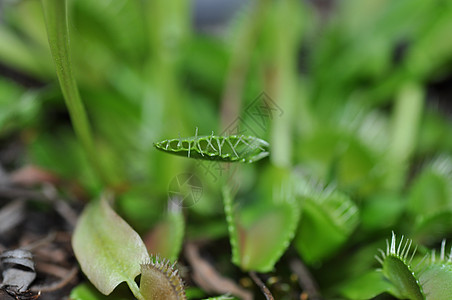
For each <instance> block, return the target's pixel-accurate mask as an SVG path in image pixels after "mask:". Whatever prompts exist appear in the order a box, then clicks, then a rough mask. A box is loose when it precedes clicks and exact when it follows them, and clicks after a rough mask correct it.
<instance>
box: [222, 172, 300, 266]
mask: <svg viewBox="0 0 452 300" xmlns="http://www.w3.org/2000/svg"><path fill="white" fill-rule="evenodd" d="M270 170H271V171H275V172H274V173H273V172H271V171H270V172H269V174H272V175H274V174H277V176H270V178H269V179H270V180H268V181H266V180H262V183H259V184H258V189H259V190H260V191H261V193H259V199H257V201H254V202H252V203H249V204H245V203H240V202H239V201H234V200H233V199H234V196H233V195H232V194H231V192H230V191H229V189H228V188H227V187H225V188H224V189H223V199H224V208H225V213H226V221H227V223H228V230H229V238H230V242H231V247H232V261H233V262H234V264H236V265H237V266H239V267H240V268H241V269H242V270H245V271H258V272H269V271H271V270H272V269H273V268H274V265H275V263H276V262H277V261H278V260H279V258H280V257H281V256H282V255H283V253H284V251H285V250H286V249H287V247H288V246H289V244H290V241H291V240H292V239H293V237H294V234H295V230H296V227H297V224H298V220H299V217H300V209H301V205H300V203H299V202H298V199H297V197H296V195H295V193H294V185H295V182H293V181H292V179H291V175H290V173H289V172H288V171H286V170H277V169H276V168H274V167H271V168H270ZM270 182H271V183H270ZM242 202H243V201H242Z"/></svg>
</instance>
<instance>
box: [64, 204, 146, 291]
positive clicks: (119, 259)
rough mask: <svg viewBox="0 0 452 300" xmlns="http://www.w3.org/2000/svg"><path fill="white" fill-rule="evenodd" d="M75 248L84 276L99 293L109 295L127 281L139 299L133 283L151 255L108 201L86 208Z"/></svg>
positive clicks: (79, 222)
mask: <svg viewBox="0 0 452 300" xmlns="http://www.w3.org/2000/svg"><path fill="white" fill-rule="evenodd" d="M72 246H73V248H74V253H75V256H76V257H77V260H78V262H79V263H80V266H81V268H82V271H83V273H85V275H86V276H87V277H88V279H89V280H90V281H91V283H93V284H94V286H95V287H96V288H97V289H98V290H99V291H101V292H102V293H103V294H105V295H108V294H110V293H111V292H112V291H113V289H114V288H115V287H116V286H117V285H118V284H120V283H121V282H123V281H126V282H127V284H128V285H129V287H130V289H131V290H132V292H133V293H134V295H135V296H137V294H136V292H137V289H138V287H137V286H136V283H135V281H134V279H135V277H136V276H137V275H138V274H140V268H141V267H140V264H141V263H143V262H145V261H147V260H149V255H148V252H147V250H146V247H145V245H144V243H143V241H142V240H141V238H140V236H139V235H138V234H137V233H136V232H135V231H134V230H133V229H132V228H131V227H130V226H129V225H128V224H127V223H126V222H125V221H124V220H123V219H122V218H121V217H120V216H118V215H117V214H116V213H115V212H114V211H113V210H112V209H111V208H110V206H109V205H108V204H107V201H106V200H105V199H102V200H100V201H95V202H91V203H90V204H88V205H87V207H86V208H85V210H84V211H83V213H82V215H81V217H80V219H79V221H78V223H77V226H76V228H75V232H74V235H73V237H72Z"/></svg>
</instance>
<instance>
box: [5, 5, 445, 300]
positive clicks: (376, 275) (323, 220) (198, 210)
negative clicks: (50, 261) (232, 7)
mask: <svg viewBox="0 0 452 300" xmlns="http://www.w3.org/2000/svg"><path fill="white" fill-rule="evenodd" d="M315 2H316V1H296V0H281V1H270V0H257V1H249V3H247V4H243V5H242V7H241V8H240V9H239V11H238V12H237V13H236V14H235V15H234V17H233V18H232V20H231V21H230V22H229V23H228V24H226V25H225V26H224V28H222V31H221V32H220V33H217V34H206V33H200V32H198V31H196V30H195V29H194V28H193V26H192V22H191V5H192V3H190V1H185V0H175V1H165V0H153V1H151V0H149V1H131V0H115V1H109V0H97V1H90V0H77V1H68V2H67V3H66V1H62V0H58V1H57V0H42V1H38V0H27V1H6V2H5V3H1V5H2V9H3V11H2V12H1V17H2V19H1V22H0V63H1V64H2V65H3V66H5V67H7V68H8V69H11V70H14V71H15V72H16V73H18V74H20V75H21V76H22V77H24V78H28V79H30V80H31V81H32V84H31V87H25V86H23V85H21V84H19V83H17V82H14V81H13V80H12V79H10V78H8V77H0V138H2V139H4V140H6V139H7V138H9V137H11V136H17V134H18V133H19V136H20V138H21V139H22V142H23V143H24V144H25V145H26V155H25V157H24V161H23V162H21V163H24V164H25V163H31V164H35V165H39V166H40V167H42V168H45V169H47V170H50V171H52V172H54V173H56V174H58V175H59V176H60V177H61V178H64V179H66V180H69V181H75V182H77V183H78V184H79V185H80V186H82V187H83V189H84V190H85V191H86V193H87V194H88V195H89V197H90V198H93V199H97V198H99V194H100V193H101V192H102V191H104V190H110V191H113V192H114V194H115V198H116V200H115V210H116V211H117V212H118V213H119V215H121V216H122V218H121V217H119V216H118V215H116V213H115V212H114V211H113V210H112V209H111V208H110V207H109V206H108V205H107V204H106V202H105V201H103V202H99V201H93V202H92V203H90V204H89V205H88V207H87V208H86V210H85V212H84V213H83V215H82V217H81V219H80V221H79V225H78V226H77V229H76V232H75V234H74V239H73V246H74V250H75V253H76V256H77V258H78V260H79V262H80V264H81V267H82V270H83V271H84V272H85V274H86V275H87V277H88V279H89V280H90V281H91V282H92V283H93V284H94V285H95V286H96V288H97V289H98V290H99V291H101V292H102V293H104V294H109V293H111V292H112V291H113V289H115V288H116V286H117V285H118V284H119V283H121V282H123V281H125V282H127V284H128V285H129V287H130V289H131V290H132V292H133V293H134V295H135V296H136V297H137V298H139V299H148V298H145V297H143V296H142V295H149V293H150V294H152V293H151V292H149V291H144V292H143V291H140V289H144V288H143V287H142V286H140V287H138V286H137V285H136V283H135V277H136V276H137V275H138V274H140V273H142V270H141V269H140V264H144V263H145V262H144V261H145V260H147V259H149V253H151V254H157V253H159V254H160V255H161V256H162V257H164V258H166V259H169V260H171V261H174V260H176V259H177V258H178V256H179V255H180V250H181V248H182V245H183V241H184V239H185V240H195V239H202V240H209V241H211V242H212V243H213V244H215V243H216V242H219V241H222V240H225V239H227V240H228V241H229V242H230V245H231V251H225V249H220V250H219V251H218V252H219V253H220V254H219V256H218V267H221V266H224V264H222V263H220V262H222V261H223V258H226V259H227V260H228V261H229V260H230V261H232V263H233V264H234V265H236V266H238V267H239V268H240V270H241V271H257V272H262V273H267V272H273V274H275V275H276V276H280V277H281V278H285V277H289V276H288V273H289V271H288V267H289V265H290V263H289V260H288V259H287V258H288V257H291V258H292V257H295V258H296V259H299V260H301V261H303V262H304V264H306V265H307V266H308V267H309V269H310V270H311V272H312V276H313V278H314V279H315V281H316V282H317V284H318V286H319V292H320V294H321V295H323V296H324V297H325V299H335V298H340V299H341V298H345V299H370V298H372V297H375V296H377V295H379V294H383V293H386V296H387V297H388V298H389V297H396V298H399V299H424V298H425V299H429V300H430V299H434V300H442V299H452V291H451V286H452V267H451V259H450V256H449V255H448V254H447V251H446V250H447V249H446V244H445V243H444V242H443V243H442V244H441V248H440V249H441V250H440V252H441V254H440V255H439V256H440V258H439V259H438V258H437V256H436V255H435V253H434V252H433V254H432V250H429V249H434V248H438V246H439V245H440V243H441V241H442V240H443V239H444V238H447V237H451V236H452V121H451V119H450V116H447V114H446V113H444V111H443V110H442V109H439V108H441V107H439V108H438V107H436V106H435V102H434V101H435V99H434V96H435V95H433V96H432V93H431V88H429V87H430V86H431V85H432V84H433V83H435V82H440V81H443V80H446V79H447V78H448V77H449V80H450V76H451V74H452V39H451V38H450V34H451V32H452V2H451V1H448V0H430V1H425V0H398V1H389V0H384V1H381V0H369V1H360V0H346V1H333V3H334V5H333V6H332V7H328V8H325V7H323V8H319V7H318V6H316V5H315ZM66 5H67V7H66ZM66 12H67V18H66ZM49 45H50V46H49ZM55 70H56V71H55ZM58 81H59V84H58ZM29 85H30V84H29ZM437 97H443V96H442V95H440V96H437ZM63 99H64V100H63ZM64 101H66V106H65V104H64V103H65V102H64ZM438 105H440V104H438ZM195 128H198V130H199V136H204V137H203V141H204V142H206V143H207V142H208V141H209V135H210V134H211V133H212V131H214V132H215V139H214V140H215V141H217V142H221V141H226V140H232V139H231V138H228V136H230V135H233V134H237V132H236V130H237V129H239V130H242V131H243V130H246V136H251V139H255V138H256V139H259V141H261V140H262V141H263V142H265V141H268V143H269V151H268V152H269V158H264V159H261V160H259V161H258V162H255V163H253V164H247V163H241V162H233V163H224V162H217V161H215V160H213V161H210V162H209V161H207V162H205V161H200V160H197V159H195V158H194V157H191V158H190V159H189V158H187V157H181V156H176V155H169V154H167V153H164V152H161V151H156V149H155V148H154V143H157V142H159V141H162V140H171V141H173V142H174V143H177V141H180V140H181V139H180V136H182V137H187V136H193V135H194V134H193V133H194V132H195ZM178 135H179V138H178ZM210 136H211V137H212V136H214V134H212V135H210ZM194 140H196V138H195V139H194ZM190 141H192V140H190ZM210 141H212V138H210ZM265 143H266V142H265ZM189 145H190V146H191V144H189ZM265 145H267V144H265ZM213 146H215V144H214V145H213ZM175 147H176V148H177V147H179V145H177V144H176V146H175ZM206 147H207V148H203V149H206V151H208V150H209V148H208V147H209V146H208V145H207V146H206ZM245 148H246V147H245ZM213 149H214V147H212V148H211V149H210V150H211V151H213ZM216 150H217V149H215V151H216ZM230 150H233V147H232V146H231V149H230ZM265 150H266V151H267V149H265ZM184 151H185V150H184ZM201 153H202V151H201ZM184 154H185V152H184ZM198 154H200V153H198ZM231 155H232V153H231ZM184 156H186V155H184ZM198 156H199V155H198ZM214 156H219V157H220V156H221V154H217V153H215V155H214ZM236 156H237V157H239V156H240V155H239V154H236ZM187 173H189V174H194V175H195V176H196V177H197V178H199V181H200V182H201V184H202V196H201V197H200V198H199V199H197V200H199V201H196V202H195V203H192V204H193V205H190V206H189V207H186V208H183V209H182V208H181V207H179V208H178V209H176V208H175V207H174V206H172V204H171V203H172V202H171V201H168V189H169V184H170V182H171V181H172V180H173V179H174V178H175V177H176V176H178V175H179V174H187ZM198 188H199V187H198ZM182 206H183V205H182ZM124 220H126V221H127V223H126V221H124ZM128 224H130V226H131V227H130V226H129V225H128ZM94 225H95V226H94ZM93 226H94V227H95V228H97V229H96V230H91V229H92V228H93ZM132 228H133V229H132ZM112 229H117V231H118V232H121V233H114V231H113V232H112V231H111V230H112ZM391 231H394V232H396V233H397V234H398V235H401V234H402V233H403V234H404V235H405V236H408V237H409V238H410V239H412V242H408V243H406V242H405V241H403V240H401V241H400V242H399V243H397V241H396V237H395V236H393V237H392V239H391V240H390V241H388V242H387V243H388V246H387V247H386V246H385V240H386V239H387V238H388V237H389V236H390V233H391ZM137 233H138V234H137ZM140 236H141V237H144V240H145V242H146V241H150V242H146V243H143V241H142V239H141V238H140ZM128 237H129V238H128ZM146 237H148V239H146ZM93 241H96V243H97V244H96V243H94V244H93V243H92V242H93ZM145 244H146V245H145ZM411 244H413V246H411ZM414 245H418V248H417V251H416V252H415V253H414V252H413V250H410V249H413V247H414ZM121 247H124V249H122V250H121ZM410 247H411V248H410ZM385 248H386V251H383V252H382V253H380V254H378V249H385ZM413 253H414V254H413ZM376 254H378V257H377V259H375V255H376ZM410 255H413V258H410V257H409V256H410ZM425 255H426V257H427V258H426V259H424V261H423V262H422V263H419V261H420V260H421V259H422V257H424V256H425ZM99 258H101V259H99ZM113 258H114V259H113ZM94 261H96V262H99V264H100V267H99V268H94V270H91V269H92V263H93V262H94ZM379 261H380V263H379ZM155 263H156V264H158V263H157V262H155ZM418 263H419V264H418ZM416 265H418V266H417V267H416ZM159 268H160V269H158V268H157V269H158V270H162V268H163V269H165V272H166V270H167V267H166V265H159ZM99 271H101V272H100V273H99ZM102 271H103V272H102ZM219 271H220V273H222V274H223V275H225V276H231V277H233V276H234V274H236V273H234V271H233V270H232V268H231V267H230V266H229V265H226V267H225V270H222V269H221V268H220V269H219ZM146 272H147V271H146ZM107 273H108V276H105V274H107ZM150 273H152V272H150ZM157 273H159V271H158V272H157ZM143 274H144V272H143ZM110 276H111V277H110ZM144 277H145V276H144V275H142V279H143V278H144ZM169 278H171V277H170V276H169ZM235 279H237V278H235ZM143 282H146V284H145V286H146V288H148V289H149V290H152V289H153V288H154V287H155V286H153V285H152V284H149V282H147V281H145V279H143ZM162 284H163V283H162ZM296 289H298V288H296ZM194 290H195V289H194V288H193V290H192V289H190V288H188V289H187V297H188V298H191V296H190V291H192V294H197V296H196V297H198V296H199V297H204V298H205V297H208V296H209V295H208V293H205V292H203V291H199V293H196V292H193V291H194ZM270 290H272V286H270ZM116 292H117V291H116ZM273 292H274V294H275V297H276V298H277V299H291V293H290V292H288V291H287V289H286V290H284V289H280V290H278V289H277V287H275V288H273ZM96 293H97V292H95V290H93V289H92V288H91V287H90V286H88V285H86V284H82V285H80V286H79V287H77V288H76V289H75V290H74V295H73V297H74V298H75V299H103V298H102V297H103V296H100V295H98V294H96ZM386 296H382V297H386ZM111 297H113V298H111V299H114V297H116V299H123V298H121V296H119V295H114V294H113V295H112V296H111ZM140 297H142V298H140ZM184 297H185V296H184ZM194 297H195V296H193V298H194ZM149 298H150V299H152V296H149ZM175 299H176V298H175ZM177 299H178V298H177ZM218 299H222V297H220V298H218ZM224 299H227V297H224Z"/></svg>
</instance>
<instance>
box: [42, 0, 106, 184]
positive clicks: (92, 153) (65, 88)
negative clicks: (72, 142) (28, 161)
mask: <svg viewBox="0 0 452 300" xmlns="http://www.w3.org/2000/svg"><path fill="white" fill-rule="evenodd" d="M42 7H43V11H44V18H45V22H46V27H47V36H48V39H49V45H50V52H51V53H52V57H53V61H54V63H55V68H56V73H57V76H58V81H59V82H60V87H61V91H62V93H63V97H64V100H65V102H66V106H67V108H68V110H69V114H70V117H71V121H72V125H73V126H74V131H75V134H76V136H77V138H78V140H79V141H80V143H81V144H82V146H83V148H84V150H85V152H86V154H87V156H88V159H89V160H90V162H91V164H92V165H93V166H94V169H95V171H96V172H97V175H98V176H99V177H100V179H101V180H102V181H104V183H107V182H108V180H107V176H106V174H105V173H104V172H103V169H102V167H101V164H100V161H99V160H98V157H97V152H96V149H95V147H94V143H93V138H92V135H91V128H90V124H89V122H88V118H87V116H86V112H85V108H84V106H83V102H82V100H81V99H80V94H79V91H78V88H77V83H76V81H75V77H74V74H73V71H72V64H71V60H70V53H69V32H68V24H67V23H68V19H67V1H66V0H42Z"/></svg>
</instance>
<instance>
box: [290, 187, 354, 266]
mask: <svg viewBox="0 0 452 300" xmlns="http://www.w3.org/2000/svg"><path fill="white" fill-rule="evenodd" d="M298 193H299V195H300V196H302V197H303V198H304V200H305V201H304V203H303V214H302V218H301V221H300V224H299V228H298V233H297V236H296V237H295V239H294V244H295V247H296V249H297V250H298V252H299V253H300V254H301V255H302V257H303V258H304V260H305V261H306V262H307V263H314V262H317V261H321V260H322V259H324V258H326V257H328V256H330V255H332V254H333V253H334V252H335V251H337V250H338V248H339V247H340V246H341V245H343V244H344V243H345V241H346V240H347V238H348V237H349V236H350V234H351V233H352V232H353V230H354V229H355V228H356V226H357V224H358V207H357V206H356V205H355V204H354V203H353V201H352V200H351V199H350V198H349V197H348V196H347V195H345V194H342V193H340V192H338V191H336V190H334V189H331V188H328V189H324V188H322V187H319V186H315V185H313V184H312V183H308V182H307V181H306V180H305V179H304V178H300V179H299V181H298Z"/></svg>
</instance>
